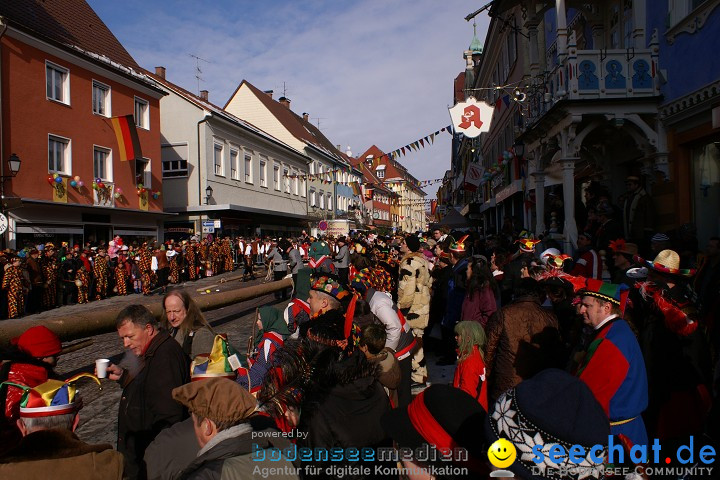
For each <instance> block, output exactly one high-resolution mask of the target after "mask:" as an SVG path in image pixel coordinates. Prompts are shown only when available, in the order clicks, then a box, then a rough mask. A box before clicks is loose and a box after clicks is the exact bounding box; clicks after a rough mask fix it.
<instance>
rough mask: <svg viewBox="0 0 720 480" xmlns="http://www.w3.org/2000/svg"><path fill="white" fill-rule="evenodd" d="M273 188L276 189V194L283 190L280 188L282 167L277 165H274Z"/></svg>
mask: <svg viewBox="0 0 720 480" xmlns="http://www.w3.org/2000/svg"><path fill="white" fill-rule="evenodd" d="M273 187H274V188H275V191H276V192H279V191H280V190H281V187H280V165H279V164H277V163H273Z"/></svg>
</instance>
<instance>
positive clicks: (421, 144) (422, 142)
mask: <svg viewBox="0 0 720 480" xmlns="http://www.w3.org/2000/svg"><path fill="white" fill-rule="evenodd" d="M420 146H421V147H423V148H425V140H423V139H422V138H421V139H420Z"/></svg>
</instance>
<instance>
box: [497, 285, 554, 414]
mask: <svg viewBox="0 0 720 480" xmlns="http://www.w3.org/2000/svg"><path fill="white" fill-rule="evenodd" d="M540 292H541V290H540V288H539V285H538V283H537V281H535V280H534V279H532V278H523V279H522V280H521V281H520V282H519V285H518V287H517V288H515V291H514V294H515V298H514V300H513V302H512V303H511V304H510V305H507V306H505V307H503V308H502V309H501V310H500V311H498V312H497V313H496V314H495V315H493V316H492V317H491V318H490V320H488V324H487V327H486V330H487V344H486V353H485V364H486V366H487V369H488V371H489V379H488V382H489V383H488V398H489V399H492V400H489V401H490V402H491V403H492V402H494V401H495V400H496V399H497V398H498V397H499V396H500V395H501V394H502V393H503V392H505V391H506V390H508V389H510V388H513V387H514V386H515V385H517V384H518V383H520V382H522V381H523V380H525V379H528V378H530V377H532V376H533V375H535V374H536V373H538V372H539V371H540V370H543V369H545V368H551V367H561V366H562V365H559V363H562V362H561V360H560V359H559V358H558V354H559V353H561V351H562V349H561V348H560V347H561V343H560V334H559V332H558V321H557V318H556V317H555V315H554V314H553V313H551V312H550V311H548V310H545V309H544V308H542V307H541V306H540V304H541V301H542V299H541V295H542V294H541V293H540Z"/></svg>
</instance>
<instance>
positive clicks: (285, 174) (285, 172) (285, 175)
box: [283, 167, 290, 194]
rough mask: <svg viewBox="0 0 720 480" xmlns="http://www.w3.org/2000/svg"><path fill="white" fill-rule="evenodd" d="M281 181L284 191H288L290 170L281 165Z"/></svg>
mask: <svg viewBox="0 0 720 480" xmlns="http://www.w3.org/2000/svg"><path fill="white" fill-rule="evenodd" d="M283 182H284V183H285V193H288V194H289V193H290V170H289V169H288V168H287V167H283Z"/></svg>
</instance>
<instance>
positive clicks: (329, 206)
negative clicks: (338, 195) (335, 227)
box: [327, 192, 333, 211]
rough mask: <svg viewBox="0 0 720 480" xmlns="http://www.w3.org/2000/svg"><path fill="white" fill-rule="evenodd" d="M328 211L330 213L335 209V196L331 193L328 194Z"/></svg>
mask: <svg viewBox="0 0 720 480" xmlns="http://www.w3.org/2000/svg"><path fill="white" fill-rule="evenodd" d="M327 209H328V210H330V211H332V209H333V194H332V193H330V192H328V194H327Z"/></svg>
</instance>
